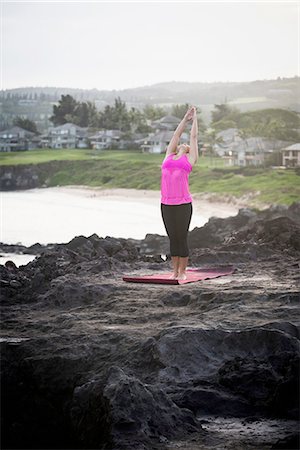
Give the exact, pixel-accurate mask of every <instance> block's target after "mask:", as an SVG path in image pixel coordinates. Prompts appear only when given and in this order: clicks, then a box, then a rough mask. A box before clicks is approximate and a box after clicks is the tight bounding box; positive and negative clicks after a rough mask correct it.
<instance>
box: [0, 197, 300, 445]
mask: <svg viewBox="0 0 300 450" xmlns="http://www.w3.org/2000/svg"><path fill="white" fill-rule="evenodd" d="M298 212H299V207H298V206H297V205H296V206H295V205H294V206H293V207H289V208H287V207H284V208H271V209H270V210H267V211H263V212H259V213H257V212H255V211H250V210H241V211H240V213H239V214H238V215H237V216H236V217H235V218H229V219H212V220H211V221H210V222H209V223H208V224H207V225H206V226H205V227H203V228H201V229H195V230H193V232H192V233H193V234H192V238H193V239H194V242H195V245H196V246H198V247H195V248H193V249H192V251H191V255H190V259H189V261H190V264H191V265H197V266H203V265H204V266H210V265H213V266H219V265H221V266H222V265H223V264H226V265H228V264H230V265H233V266H234V267H235V272H234V274H233V275H230V276H228V277H223V278H220V279H214V280H207V281H203V282H198V283H191V284H187V285H181V286H172V285H151V284H149V285H135V284H131V283H124V282H123V281H122V276H123V275H124V274H125V273H137V274H142V273H149V272H150V273H153V272H159V271H166V270H169V269H170V261H169V260H167V261H163V260H162V259H161V257H160V254H161V253H164V251H160V248H159V246H160V245H161V244H162V240H161V238H162V237H159V236H156V235H154V236H150V235H147V238H146V239H145V240H144V243H145V242H146V241H148V242H149V247H148V250H149V249H151V252H152V253H151V252H149V253H148V255H147V251H148V250H147V248H146V247H143V250H141V247H140V244H141V242H139V241H136V240H126V239H116V238H112V237H109V236H107V237H105V238H99V237H98V236H97V235H95V234H94V235H92V236H89V237H84V236H77V237H75V238H74V239H72V240H71V241H70V242H69V243H67V244H49V245H48V246H44V247H43V248H41V246H39V244H37V245H35V246H32V247H31V250H32V251H36V252H40V256H39V257H37V258H36V259H35V260H34V261H32V262H30V263H28V264H27V265H25V266H21V267H19V268H18V267H16V266H13V265H10V264H7V265H6V266H0V286H1V303H2V311H1V313H2V330H1V339H0V344H1V362H2V364H1V379H2V385H1V389H2V415H1V420H2V427H1V428H2V430H4V431H3V433H2V438H1V439H2V444H3V445H2V447H3V448H28V449H33V448H36V449H43V448H53V449H54V448H57V449H58V448H60V449H61V448H65V449H67V448H69V449H71V448H73V449H75V448H78V449H82V448H90V449H91V448H98V449H101V450H104V449H118V450H125V449H127V450H129V449H130V450H131V449H132V450H135V449H137V450H142V449H143V450H154V449H159V450H163V449H169V448H175V447H176V446H179V447H182V448H186V449H187V448H191V449H192V448H197V449H200V450H204V449H205V450H206V449H209V450H211V449H213V448H236V449H237V448H238V449H245V450H246V449H247V450H249V449H250V448H254V443H253V445H252V444H251V445H252V447H251V445H250V444H249V441H250V442H251V439H250V438H251V437H249V436H248V438H249V439H248V441H247V440H246V441H245V439H246V438H245V436H244V434H243V433H240V435H239V436H235V437H234V436H232V435H231V433H230V432H228V431H227V432H226V431H225V432H224V430H222V429H221V430H220V433H219V436H216V429H217V427H218V425H217V424H218V423H219V422H218V421H217V420H216V424H215V425H214V432H211V431H209V428H206V430H208V431H205V430H204V428H205V421H206V422H207V423H209V421H208V420H206V419H205V418H207V417H208V415H210V416H212V417H219V416H226V417H225V418H224V420H225V422H226V418H232V420H233V423H234V420H235V418H236V420H238V419H239V420H242V421H244V423H245V424H246V425H245V427H246V428H247V423H248V425H249V424H250V425H251V426H252V428H251V430H252V431H253V430H255V423H256V421H257V429H258V431H259V430H260V427H259V425H260V422H259V420H260V419H261V420H273V421H275V422H276V424H281V427H282V428H281V433H277V434H274V433H273V431H274V430H273V429H272V427H269V429H268V428H265V429H264V430H265V431H264V437H263V439H262V438H261V439H260V438H259V436H255V445H256V443H257V448H271V447H272V446H273V448H285V447H283V446H284V445H292V446H293V445H295V442H296V441H295V438H294V437H293V438H292V437H291V436H292V434H293V432H294V428H295V430H296V425H294V424H295V423H296V419H297V417H298V406H299V405H298V403H299V402H298V399H299V392H298V386H299V336H300V333H299V309H298V308H299V306H298V305H299V246H298V244H299V241H298V227H299V221H298V219H297V215H298ZM164 238H165V237H164ZM164 242H166V240H165V241H164ZM164 245H165V244H164ZM20 250H21V251H22V249H18V251H20ZM23 250H24V249H23ZM25 250H26V249H25ZM151 255H152V256H151ZM212 421H213V419H212ZM223 422H224V421H223ZM225 422H224V423H225ZM287 422H288V425H287ZM201 423H202V425H203V429H202V428H201ZM210 423H211V422H210ZM237 423H238V422H237ZM276 426H277V425H276ZM293 427H294V428H293ZM248 428H249V430H250V427H248ZM248 428H247V429H248ZM270 428H271V429H272V430H271V431H270ZM249 430H248V433H250V431H249ZM268 430H269V431H268ZM266 433H269V434H267V435H266ZM272 433H273V434H272ZM217 434H218V433H217ZM293 439H294V440H293ZM253 442H254V441H253ZM218 446H219V447H218ZM222 446H223V447H222Z"/></svg>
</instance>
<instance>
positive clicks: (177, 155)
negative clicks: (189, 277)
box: [161, 106, 199, 280]
mask: <svg viewBox="0 0 300 450" xmlns="http://www.w3.org/2000/svg"><path fill="white" fill-rule="evenodd" d="M191 119H193V125H192V129H191V134H190V145H187V144H180V145H178V143H179V139H180V136H181V134H182V132H183V131H184V129H185V127H186V124H187V123H188V121H189V120H191ZM198 157H199V154H198V123H197V112H196V108H195V107H194V106H193V107H191V108H189V109H188V111H187V112H186V114H185V116H184V118H183V119H182V121H181V122H180V124H179V125H178V127H177V128H176V130H175V132H174V135H173V137H172V139H171V141H170V143H169V145H168V147H167V151H166V156H165V159H164V161H163V163H162V165H161V169H162V177H161V214H162V218H163V222H164V225H165V228H166V232H167V235H168V236H169V240H170V254H171V259H172V264H173V274H172V275H171V276H170V278H172V279H178V280H185V279H186V267H187V263H188V256H189V249H188V244H187V234H188V230H189V226H190V222H191V218H192V212H193V206H192V196H191V194H190V191H189V182H188V177H189V174H190V172H191V171H192V168H193V165H194V164H196V162H197V160H198Z"/></svg>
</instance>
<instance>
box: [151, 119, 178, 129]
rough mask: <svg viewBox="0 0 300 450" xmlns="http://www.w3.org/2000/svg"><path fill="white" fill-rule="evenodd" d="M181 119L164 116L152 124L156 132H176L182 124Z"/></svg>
mask: <svg viewBox="0 0 300 450" xmlns="http://www.w3.org/2000/svg"><path fill="white" fill-rule="evenodd" d="M180 122H181V119H178V117H175V116H171V115H169V116H164V117H161V118H160V119H158V120H153V121H152V123H151V127H152V128H153V129H154V130H155V131H159V130H173V131H174V130H175V129H176V128H177V126H178V125H179V124H180Z"/></svg>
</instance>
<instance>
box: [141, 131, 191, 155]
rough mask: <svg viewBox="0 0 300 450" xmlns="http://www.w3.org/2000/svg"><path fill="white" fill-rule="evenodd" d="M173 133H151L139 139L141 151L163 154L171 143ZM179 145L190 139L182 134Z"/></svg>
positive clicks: (185, 134)
mask: <svg viewBox="0 0 300 450" xmlns="http://www.w3.org/2000/svg"><path fill="white" fill-rule="evenodd" d="M173 135H174V131H169V130H165V131H159V132H158V133H151V134H149V135H148V136H146V137H145V138H143V139H140V140H139V142H140V146H141V149H142V151H143V153H145V152H149V153H165V151H166V147H167V146H168V144H169V142H170V141H171V139H172V137H173ZM180 140H181V143H188V142H189V140H190V137H189V135H188V134H187V133H182V135H181V138H180Z"/></svg>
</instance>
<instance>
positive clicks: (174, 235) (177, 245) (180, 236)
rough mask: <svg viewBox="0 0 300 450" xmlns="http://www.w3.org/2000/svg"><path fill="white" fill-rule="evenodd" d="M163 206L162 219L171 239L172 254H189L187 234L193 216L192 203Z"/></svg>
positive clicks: (185, 255)
mask: <svg viewBox="0 0 300 450" xmlns="http://www.w3.org/2000/svg"><path fill="white" fill-rule="evenodd" d="M160 206H161V214H162V219H163V222H164V225H165V228H166V232H167V235H168V236H169V239H170V254H171V256H181V257H182V258H185V257H187V256H189V249H188V243H187V235H188V231H189V226H190V222H191V218H192V212H193V205H192V203H183V204H181V205H164V204H163V203H161V204H160Z"/></svg>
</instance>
